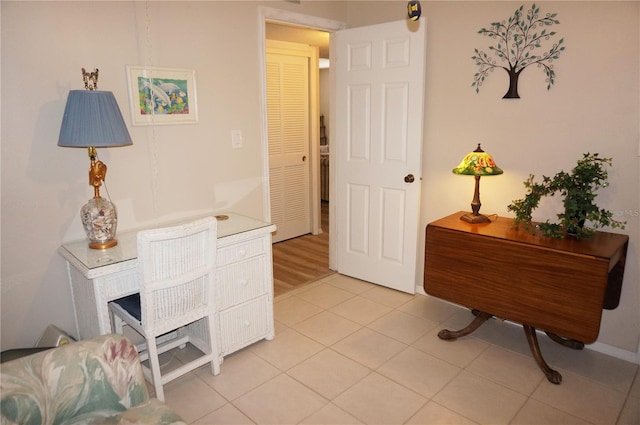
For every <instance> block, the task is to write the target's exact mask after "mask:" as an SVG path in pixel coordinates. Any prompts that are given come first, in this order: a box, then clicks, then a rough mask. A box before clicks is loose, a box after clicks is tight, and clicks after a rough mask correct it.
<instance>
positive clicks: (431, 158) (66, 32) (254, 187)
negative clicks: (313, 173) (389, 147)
mask: <svg viewBox="0 0 640 425" xmlns="http://www.w3.org/2000/svg"><path fill="white" fill-rule="evenodd" d="M422 4H423V15H424V16H425V19H423V21H422V22H426V23H427V25H428V27H427V37H428V39H427V46H428V51H427V75H426V83H427V84H426V87H427V92H426V105H425V127H424V128H425V142H424V148H423V149H424V155H423V158H424V159H423V167H424V170H423V183H422V184H423V190H422V195H423V196H422V211H423V214H422V216H423V223H422V225H423V226H424V225H426V223H428V222H429V221H430V220H433V219H435V218H438V217H440V216H442V215H445V214H449V213H451V212H453V211H457V210H461V209H468V208H469V202H470V201H471V197H472V183H471V182H470V181H468V179H464V178H462V177H459V176H454V175H452V174H451V172H450V170H451V168H453V167H454V166H455V165H456V164H457V163H458V162H459V160H460V159H461V158H462V156H464V155H465V154H466V153H467V152H468V151H469V150H472V149H473V148H474V147H475V144H476V143H478V142H482V143H483V147H484V148H485V149H486V150H487V151H489V152H491V153H492V154H493V155H494V157H495V158H496V160H497V161H498V164H499V165H500V166H501V167H502V168H503V169H505V174H504V175H503V176H500V177H496V178H494V179H488V178H487V179H483V181H482V203H483V206H482V211H483V212H485V213H497V214H499V215H502V216H506V215H509V214H508V212H507V210H506V206H507V205H508V204H509V203H510V202H511V201H512V200H513V199H517V198H520V197H522V195H523V193H524V187H523V186H522V181H523V180H524V179H525V178H526V176H527V175H528V174H529V173H533V174H536V175H541V174H547V175H548V174H553V173H555V172H556V171H558V170H559V169H569V168H571V167H572V166H573V164H574V163H575V161H576V160H577V159H578V158H579V157H580V156H581V154H582V153H583V152H587V151H590V152H600V154H601V155H605V156H611V157H613V158H614V167H613V169H612V170H611V172H610V183H611V186H610V187H609V188H607V189H606V190H604V191H602V193H601V195H600V197H599V200H600V202H601V204H602V206H603V207H605V208H608V209H611V210H612V211H614V212H615V213H616V214H618V215H619V218H621V219H626V220H627V221H628V227H627V229H626V230H625V231H624V233H627V234H629V235H630V236H631V244H630V247H629V258H630V260H629V261H628V263H627V272H626V277H625V283H624V288H623V300H622V303H621V305H620V307H618V309H616V310H613V311H606V312H605V313H604V319H603V325H602V330H601V334H600V339H599V343H600V344H601V345H603V346H605V347H608V348H609V349H610V350H612V351H614V352H615V351H616V350H618V351H619V352H618V353H617V354H620V355H621V356H623V357H626V358H628V357H630V356H631V357H634V356H635V358H633V360H637V359H638V354H637V351H638V342H639V341H638V340H639V337H640V330H639V329H640V317H639V316H640V314H639V313H638V311H639V308H638V306H639V305H640V289H639V287H640V283H639V266H638V242H639V240H640V223H639V221H640V218H639V217H638V211H640V184H639V180H640V178H639V174H638V171H637V170H638V165H639V164H638V150H639V149H640V147H639V146H638V144H639V138H640V136H639V134H640V123H639V118H638V117H639V115H640V106H639V102H640V100H639V99H640V87H639V83H638V81H639V80H640V48H639V44H640V34H639V27H640V25H639V24H640V10H639V9H640V3H638V2H602V3H599V2H542V3H540V4H539V5H540V7H541V8H542V11H543V12H557V13H558V15H559V19H560V21H561V24H560V25H558V26H557V27H555V28H554V29H556V31H558V32H559V33H560V34H561V35H562V36H563V37H564V38H565V42H566V46H567V50H566V52H565V53H563V55H562V57H561V58H560V60H559V61H557V63H556V65H555V67H556V68H555V69H556V72H557V78H556V85H555V86H554V87H552V89H551V90H550V91H547V90H546V88H545V87H546V85H545V83H544V76H543V74H542V72H541V71H540V70H538V69H535V68H534V69H527V70H526V71H525V72H524V73H523V74H522V77H521V80H520V95H521V97H522V98H521V99H520V100H503V99H501V98H502V95H503V94H504V92H505V90H506V80H505V76H504V75H500V73H499V72H495V73H494V74H493V75H491V76H490V77H489V79H488V80H487V83H486V85H485V86H484V87H483V88H482V90H481V92H480V94H476V93H475V91H474V90H473V89H472V88H471V82H472V77H473V74H474V73H475V71H476V70H475V65H474V63H473V61H472V60H471V59H470V57H471V55H472V54H473V49H474V48H476V47H478V48H486V47H487V46H488V45H489V43H488V40H487V39H486V38H485V37H482V36H480V35H478V34H477V31H478V29H480V28H481V27H484V26H487V25H488V24H489V23H490V22H492V21H494V20H498V19H505V18H507V17H508V16H510V15H511V14H512V12H513V10H514V9H515V8H516V7H518V6H519V5H520V4H521V3H520V2H517V3H516V2H503V1H497V2H478V1H473V2H422ZM0 5H1V7H2V9H1V13H2V17H1V19H2V40H1V43H2V75H1V78H2V105H1V106H2V152H1V154H2V158H1V160H2V163H1V165H2V170H1V179H2V180H1V183H2V214H1V220H2V224H1V230H2V251H1V253H2V343H1V345H2V349H7V348H12V347H17V346H28V345H32V344H33V343H34V342H35V340H36V339H37V337H38V336H39V334H40V333H41V332H42V330H43V329H44V328H45V326H46V325H47V324H49V323H54V324H56V325H58V326H60V327H61V328H63V329H67V330H72V329H73V328H74V326H73V315H72V306H71V296H70V292H69V289H68V285H67V282H66V276H65V269H64V262H63V261H62V259H61V257H60V256H59V255H58V254H57V252H56V249H57V247H58V246H59V244H60V242H61V241H64V240H71V239H77V238H82V237H84V234H83V232H82V230H81V226H80V223H79V217H78V211H79V208H80V206H81V205H82V204H83V203H84V202H86V200H87V199H88V198H89V197H90V196H91V189H90V187H89V186H88V184H87V175H86V171H87V168H88V159H87V157H86V153H85V152H84V151H83V150H74V149H66V148H59V147H57V146H56V142H57V136H58V131H59V128H60V122H61V118H62V112H63V109H64V103H65V99H66V95H67V92H68V91H69V90H70V89H80V88H81V82H80V78H79V75H80V68H81V67H87V68H92V67H98V68H100V85H99V87H100V88H101V89H103V90H110V91H113V92H114V94H115V96H116V98H117V99H118V102H119V104H120V107H121V109H122V111H123V113H124V115H125V119H126V120H127V123H130V122H131V121H130V115H129V113H130V110H129V105H128V93H127V84H126V73H125V65H127V64H132V65H145V64H147V65H148V64H151V65H155V66H165V67H182V68H190V69H195V70H196V78H197V91H198V107H199V117H200V121H199V123H198V124H196V125H174V126H156V127H142V126H129V130H130V132H131V135H132V137H133V140H134V145H133V146H131V147H126V148H118V149H102V150H100V152H99V154H100V157H101V159H102V160H103V161H104V162H106V163H107V165H108V166H109V174H108V177H107V182H108V187H109V192H110V195H111V198H112V200H113V201H114V202H115V203H116V205H117V206H118V208H119V213H120V225H119V227H120V229H121V230H122V229H131V228H136V227H139V226H142V225H145V224H150V223H155V222H161V221H163V220H166V219H168V218H174V217H178V216H186V215H190V214H193V213H195V212H200V211H205V210H216V211H222V210H235V211H237V212H240V213H244V214H248V215H252V216H254V217H263V216H265V214H266V212H265V211H264V206H263V199H264V194H265V193H266V186H265V182H263V181H262V175H263V170H262V166H263V158H262V147H261V143H262V141H261V135H262V133H261V129H262V126H263V123H262V118H261V116H262V107H261V94H260V90H261V89H260V87H261V86H260V81H261V78H262V77H261V75H260V60H261V59H260V55H259V40H260V37H261V35H260V34H258V28H259V26H258V22H259V7H260V6H270V7H277V8H286V9H289V10H292V11H295V12H298V13H304V14H308V15H314V16H318V17H322V18H328V19H332V20H337V21H344V22H347V23H348V24H349V25H350V26H361V25H365V24H372V23H379V22H385V21H390V20H397V19H404V13H405V7H406V2H405V1H373V2H360V1H357V2H339V1H338V2H336V1H327V2H321V1H303V2H302V4H301V5H296V4H292V3H287V2H282V1H273V2H244V1H242V2H237V1H234V2H221V1H213V2H206V1H194V2H150V3H145V2H126V3H125V2H77V3H73V2H51V1H47V2H42V3H34V2H11V1H3V2H2V3H1V4H0ZM52 17H55V19H52ZM116 22H117V25H116V24H114V23H116ZM605 34H606V37H605V36H604V35H605ZM234 129H240V130H242V132H243V136H244V147H243V148H242V149H232V148H231V130H234ZM331 143H335V140H332V141H331ZM552 201H555V200H552ZM557 212H559V211H558V210H557V205H554V202H549V203H548V204H545V205H543V206H542V208H541V209H540V211H539V216H538V217H536V218H540V219H545V218H553V215H554V214H555V213H557ZM420 243H421V244H422V243H423V238H421V242H420ZM422 252H423V251H422V248H421V247H420V248H419V253H418V255H419V256H422ZM495 255H499V253H497V254H495ZM416 282H417V283H418V284H419V283H420V273H418V276H417V277H416Z"/></svg>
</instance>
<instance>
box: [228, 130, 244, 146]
mask: <svg viewBox="0 0 640 425" xmlns="http://www.w3.org/2000/svg"><path fill="white" fill-rule="evenodd" d="M231 147H232V148H234V149H239V148H241V147H242V130H231Z"/></svg>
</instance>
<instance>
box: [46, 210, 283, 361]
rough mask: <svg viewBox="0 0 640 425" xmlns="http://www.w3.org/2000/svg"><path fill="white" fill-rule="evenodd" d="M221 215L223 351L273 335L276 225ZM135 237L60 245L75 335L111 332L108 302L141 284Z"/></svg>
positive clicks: (219, 253) (219, 281) (219, 282)
mask: <svg viewBox="0 0 640 425" xmlns="http://www.w3.org/2000/svg"><path fill="white" fill-rule="evenodd" d="M225 216H226V217H228V218H226V219H221V218H219V219H218V220H219V221H218V244H217V264H216V266H217V282H216V283H217V285H218V288H216V290H217V292H218V294H219V296H220V303H219V305H218V307H219V317H218V319H219V320H218V324H219V329H218V334H219V337H220V339H221V341H220V346H221V350H222V355H223V356H224V355H228V354H230V353H232V352H234V351H237V350H239V349H240V348H243V347H245V346H247V345H249V344H251V343H253V342H256V341H259V340H261V339H263V338H266V339H272V338H273V336H274V327H273V264H272V254H271V233H272V232H274V231H275V229H276V227H275V226H274V225H272V224H270V223H266V222H263V221H260V220H255V219H253V218H249V217H245V216H242V215H239V214H234V213H229V214H225ZM184 221H188V220H184ZM175 224H176V223H175V222H174V223H167V224H166V225H175ZM164 225H165V224H159V225H157V226H156V227H163V226H164ZM136 239H137V231H128V232H122V233H120V234H118V245H116V246H114V247H113V248H109V249H105V250H95V249H90V248H89V247H88V243H87V241H86V240H80V241H74V242H69V243H64V244H63V245H62V246H61V247H60V248H59V250H58V252H59V253H60V255H62V257H64V259H65V260H66V263H67V274H68V278H69V284H70V286H71V294H72V297H73V305H74V314H75V319H76V332H75V336H76V337H77V338H78V339H88V338H93V337H95V336H98V335H102V334H107V333H111V323H110V321H109V310H108V306H107V304H108V303H109V301H112V300H114V299H117V298H121V297H124V296H126V295H130V294H132V293H135V292H137V291H138V290H139V281H138V275H137V273H138V269H137V265H138V260H137V244H136Z"/></svg>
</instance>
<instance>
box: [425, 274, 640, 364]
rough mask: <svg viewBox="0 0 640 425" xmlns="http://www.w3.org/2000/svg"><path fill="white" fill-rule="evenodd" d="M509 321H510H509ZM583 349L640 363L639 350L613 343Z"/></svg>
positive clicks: (516, 324)
mask: <svg viewBox="0 0 640 425" xmlns="http://www.w3.org/2000/svg"><path fill="white" fill-rule="evenodd" d="M416 294H420V295H425V296H427V297H428V296H430V295H428V294H427V293H426V292H425V291H424V287H422V286H418V285H416ZM509 323H511V322H509ZM513 325H515V326H522V325H520V324H518V323H513ZM584 348H585V349H588V350H593V351H596V352H598V353H602V354H606V355H608V356H611V357H615V358H616V359H620V360H625V361H628V362H631V363H635V364H638V365H640V351H639V352H637V353H634V352H632V351H627V350H623V349H621V348H618V347H614V346H613V345H608V344H604V343H602V342H598V341H596V342H594V343H593V344H587V345H585V346H584Z"/></svg>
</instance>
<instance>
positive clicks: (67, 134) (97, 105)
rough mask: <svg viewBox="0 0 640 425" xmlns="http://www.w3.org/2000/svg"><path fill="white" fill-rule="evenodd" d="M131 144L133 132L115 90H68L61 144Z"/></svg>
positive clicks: (59, 144)
mask: <svg viewBox="0 0 640 425" xmlns="http://www.w3.org/2000/svg"><path fill="white" fill-rule="evenodd" d="M131 144H132V142H131V136H130V135H129V131H128V130H127V126H126V125H125V123H124V119H123V118H122V113H121V112H120V108H119V107H118V103H117V102H116V98H115V96H114V95H113V93H112V92H110V91H98V90H71V91H70V92H69V97H67V106H66V107H65V109H64V116H63V117H62V126H61V127H60V137H59V138H58V146H66V147H77V148H86V147H90V146H93V147H96V148H98V147H109V146H126V145H131Z"/></svg>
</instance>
